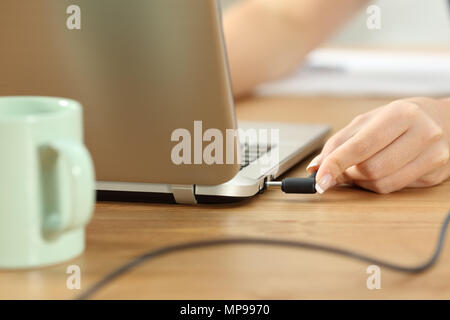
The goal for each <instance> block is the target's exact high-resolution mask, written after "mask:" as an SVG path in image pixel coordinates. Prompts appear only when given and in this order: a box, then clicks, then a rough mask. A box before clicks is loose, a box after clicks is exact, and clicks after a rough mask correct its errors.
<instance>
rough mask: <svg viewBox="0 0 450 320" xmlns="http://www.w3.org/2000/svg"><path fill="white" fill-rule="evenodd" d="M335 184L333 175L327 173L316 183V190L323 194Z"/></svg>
mask: <svg viewBox="0 0 450 320" xmlns="http://www.w3.org/2000/svg"><path fill="white" fill-rule="evenodd" d="M335 184H336V182H334V181H333V180H332V178H331V175H330V174H329V173H327V174H326V175H324V176H323V177H322V178H321V179H320V180H319V182H317V183H316V190H317V192H318V193H320V194H322V193H324V192H325V191H327V190H328V189H329V188H331V187H332V186H334V185H335Z"/></svg>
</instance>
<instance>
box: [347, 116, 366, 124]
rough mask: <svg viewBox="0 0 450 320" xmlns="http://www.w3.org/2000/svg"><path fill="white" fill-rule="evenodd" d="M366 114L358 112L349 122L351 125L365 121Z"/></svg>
mask: <svg viewBox="0 0 450 320" xmlns="http://www.w3.org/2000/svg"><path fill="white" fill-rule="evenodd" d="M366 119H367V115H366V114H360V115H357V116H356V117H354V118H353V120H352V121H351V122H350V124H351V125H358V124H361V123H363V122H364V121H366Z"/></svg>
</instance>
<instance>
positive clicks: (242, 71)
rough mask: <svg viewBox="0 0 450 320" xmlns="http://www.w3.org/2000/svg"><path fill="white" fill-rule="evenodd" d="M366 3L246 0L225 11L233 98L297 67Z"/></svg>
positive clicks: (356, 0) (361, 1)
mask: <svg viewBox="0 0 450 320" xmlns="http://www.w3.org/2000/svg"><path fill="white" fill-rule="evenodd" d="M361 3H364V0H341V1H329V0H247V1H245V2H243V3H241V4H239V5H237V6H235V7H233V8H231V9H230V10H229V11H227V12H226V14H225V17H224V32H225V38H226V42H227V49H228V56H229V61H230V68H231V77H232V81H233V90H234V93H235V95H241V94H244V93H246V92H248V91H249V90H251V89H252V88H253V87H254V86H256V85H257V84H259V83H262V82H264V81H268V80H272V79H275V78H278V77H280V76H282V75H283V74H285V73H287V72H289V71H290V70H292V69H293V68H295V67H296V66H297V65H298V64H299V63H300V62H301V60H302V58H303V57H304V56H305V54H306V53H308V52H309V51H310V50H312V49H313V48H314V47H316V46H318V45H319V44H320V43H321V42H322V41H323V40H324V39H326V38H327V37H328V36H329V35H330V34H332V33H333V31H334V30H336V28H337V27H338V26H339V25H340V24H342V23H343V22H344V21H345V20H346V19H347V18H348V17H349V16H350V15H351V14H352V13H353V12H355V11H356V10H357V8H358V7H359V6H360V5H361Z"/></svg>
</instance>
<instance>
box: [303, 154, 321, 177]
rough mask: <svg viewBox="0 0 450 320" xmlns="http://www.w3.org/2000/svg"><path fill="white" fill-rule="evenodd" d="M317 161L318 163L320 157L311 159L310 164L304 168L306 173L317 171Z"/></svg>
mask: <svg viewBox="0 0 450 320" xmlns="http://www.w3.org/2000/svg"><path fill="white" fill-rule="evenodd" d="M319 161H320V155H318V156H317V157H315V158H314V159H312V161H311V162H310V164H308V166H307V167H306V171H307V172H308V173H313V172H314V171H317V169H318V168H319Z"/></svg>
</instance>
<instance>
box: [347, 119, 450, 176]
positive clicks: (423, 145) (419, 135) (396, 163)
mask: <svg viewBox="0 0 450 320" xmlns="http://www.w3.org/2000/svg"><path fill="white" fill-rule="evenodd" d="M441 137H442V130H441V129H440V128H439V127H437V126H436V125H434V123H433V122H432V121H431V120H429V119H428V118H426V120H425V119H422V120H421V121H420V122H419V123H417V124H416V125H414V126H413V127H411V128H410V129H409V130H408V131H406V132H405V133H404V134H403V135H401V136H400V137H398V138H397V139H396V140H394V141H393V142H392V143H391V144H390V145H388V146H387V147H386V148H384V149H383V150H381V151H379V152H378V153H376V154H375V155H373V156H372V157H370V158H369V159H367V160H366V161H364V162H362V163H360V164H357V165H356V166H354V167H351V168H349V169H348V170H347V174H348V175H349V176H351V177H352V178H353V179H354V180H368V181H370V180H379V179H382V178H384V177H387V176H390V175H392V174H393V173H394V172H396V171H398V170H399V169H400V168H402V167H404V166H405V165H406V164H407V163H409V162H411V161H412V160H414V159H415V158H417V156H418V155H419V154H420V153H422V152H423V151H424V150H425V149H427V148H429V146H430V145H432V144H433V143H435V142H437V141H438V140H439V139H440V138H441Z"/></svg>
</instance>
